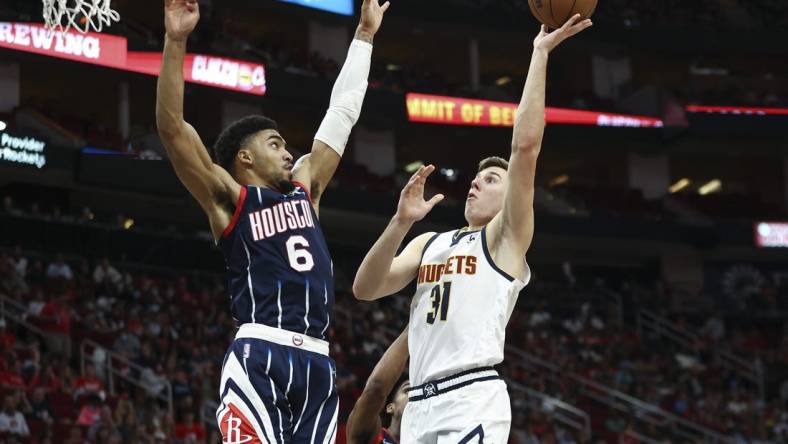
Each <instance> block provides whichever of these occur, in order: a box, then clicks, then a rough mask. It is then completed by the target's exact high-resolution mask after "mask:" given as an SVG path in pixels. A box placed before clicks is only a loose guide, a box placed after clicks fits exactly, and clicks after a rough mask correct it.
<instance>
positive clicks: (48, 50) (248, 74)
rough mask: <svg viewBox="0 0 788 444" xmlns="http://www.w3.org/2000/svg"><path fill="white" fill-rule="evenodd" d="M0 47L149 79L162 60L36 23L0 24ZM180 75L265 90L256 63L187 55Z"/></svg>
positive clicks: (116, 41) (120, 42)
mask: <svg viewBox="0 0 788 444" xmlns="http://www.w3.org/2000/svg"><path fill="white" fill-rule="evenodd" d="M0 47H3V48H9V49H13V50H17V51H25V52H32V53H35V54H42V55H46V56H50V57H58V58H62V59H68V60H74V61H77V62H82V63H90V64H94V65H101V66H108V67H111V68H116V69H121V70H124V71H131V72H138V73H142V74H148V75H152V76H158V75H159V67H160V66H161V58H162V55H161V53H158V52H133V51H132V52H129V51H127V41H126V39H125V38H124V37H118V36H114V35H109V34H102V33H95V32H89V33H87V34H84V35H83V34H81V33H79V32H76V31H69V32H67V33H62V32H53V33H50V32H49V30H47V29H46V28H45V27H44V26H43V25H40V24H36V23H8V22H0ZM183 75H184V79H185V80H186V81H187V82H191V83H198V84H201V85H206V86H212V87H215V88H223V89H229V90H232V91H239V92H242V93H247V94H254V95H258V96H262V95H264V94H265V91H266V81H265V67H264V66H263V65H261V64H258V63H251V62H244V61H242V60H235V59H229V58H226V57H214V56H207V55H199V54H187V55H186V58H185V60H184V69H183Z"/></svg>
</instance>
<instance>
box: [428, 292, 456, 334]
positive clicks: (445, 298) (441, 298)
mask: <svg viewBox="0 0 788 444" xmlns="http://www.w3.org/2000/svg"><path fill="white" fill-rule="evenodd" d="M430 297H431V298H432V312H430V313H427V323H428V324H434V323H435V319H436V318H437V316H438V312H439V311H440V314H441V318H440V319H441V321H445V320H446V317H447V316H448V315H449V298H450V297H451V282H444V283H443V294H441V285H440V284H438V285H436V286H435V287H433V288H432V294H431V295H430Z"/></svg>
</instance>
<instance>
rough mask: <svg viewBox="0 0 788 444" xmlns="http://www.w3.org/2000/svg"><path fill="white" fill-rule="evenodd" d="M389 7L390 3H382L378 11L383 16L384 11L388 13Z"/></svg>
mask: <svg viewBox="0 0 788 444" xmlns="http://www.w3.org/2000/svg"><path fill="white" fill-rule="evenodd" d="M389 6H391V2H386V3H383V6H381V7H380V11H381V12H382V13H384V14H385V13H386V11H388V9H389Z"/></svg>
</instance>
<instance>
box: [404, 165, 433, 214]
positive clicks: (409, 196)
mask: <svg viewBox="0 0 788 444" xmlns="http://www.w3.org/2000/svg"><path fill="white" fill-rule="evenodd" d="M433 171H435V167H434V166H433V165H429V166H422V167H421V168H419V170H418V171H416V173H415V174H413V176H411V178H410V180H409V181H408V184H407V185H405V188H403V189H402V192H401V193H400V197H399V204H398V205H397V215H396V216H395V217H397V218H399V219H401V220H404V221H407V222H418V221H420V220H422V219H424V216H426V215H427V213H429V212H430V211H431V210H432V208H433V207H435V205H437V204H438V203H439V202H440V201H442V200H443V197H444V196H443V194H436V195H435V196H433V197H432V199H430V200H424V184H425V183H426V182H427V178H428V177H429V176H430V174H432V172H433Z"/></svg>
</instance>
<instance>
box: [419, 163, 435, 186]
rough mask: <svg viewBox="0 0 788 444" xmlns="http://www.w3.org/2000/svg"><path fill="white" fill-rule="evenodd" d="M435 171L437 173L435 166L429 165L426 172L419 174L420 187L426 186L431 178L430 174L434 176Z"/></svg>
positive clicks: (425, 169)
mask: <svg viewBox="0 0 788 444" xmlns="http://www.w3.org/2000/svg"><path fill="white" fill-rule="evenodd" d="M433 171H435V166H434V165H427V167H425V168H424V171H422V172H421V174H419V180H418V182H419V185H424V184H425V183H426V182H427V178H428V177H430V174H432V172H433Z"/></svg>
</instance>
